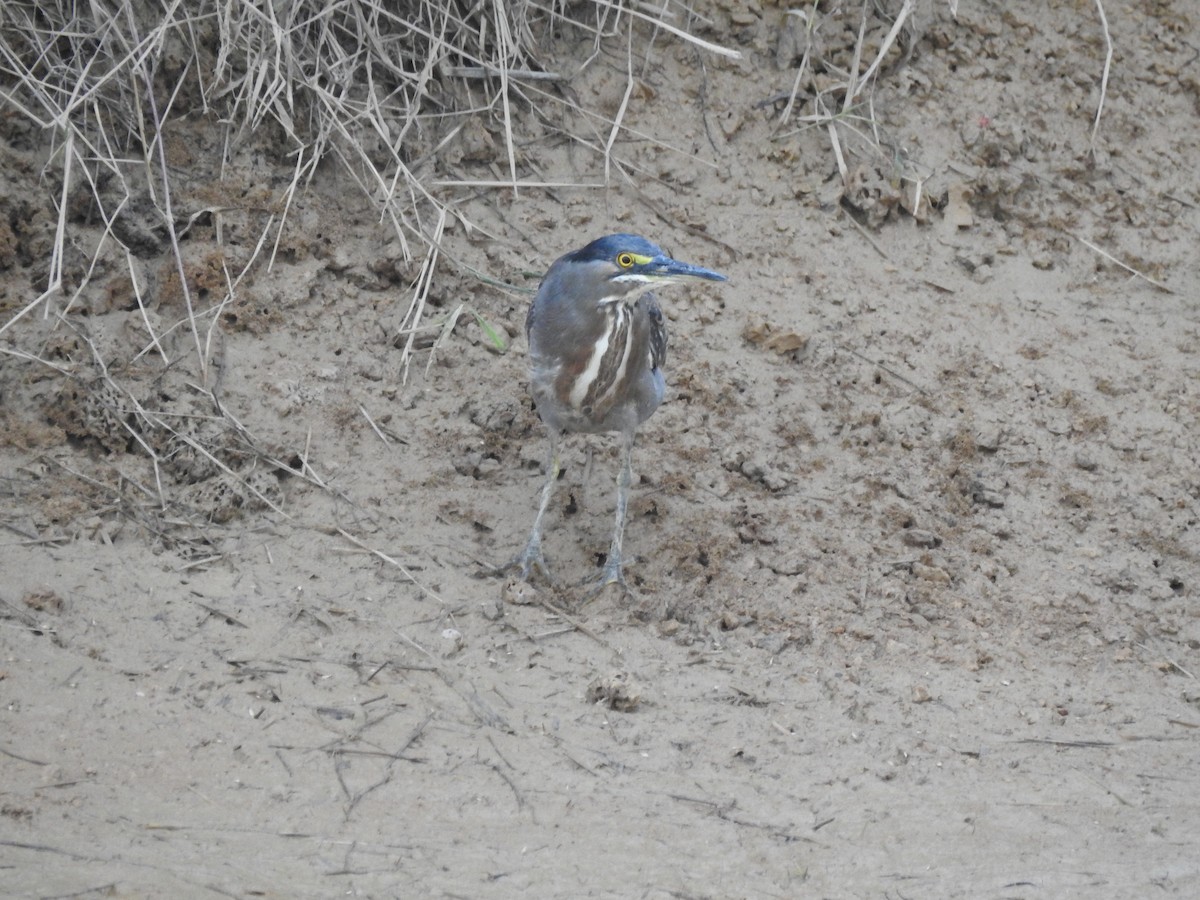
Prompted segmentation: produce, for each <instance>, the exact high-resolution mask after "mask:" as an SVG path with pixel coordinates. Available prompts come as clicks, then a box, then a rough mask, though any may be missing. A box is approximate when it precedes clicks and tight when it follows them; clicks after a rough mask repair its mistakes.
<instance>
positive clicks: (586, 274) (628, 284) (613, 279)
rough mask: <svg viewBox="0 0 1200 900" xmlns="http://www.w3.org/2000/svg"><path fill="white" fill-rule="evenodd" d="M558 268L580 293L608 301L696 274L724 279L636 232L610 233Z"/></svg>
mask: <svg viewBox="0 0 1200 900" xmlns="http://www.w3.org/2000/svg"><path fill="white" fill-rule="evenodd" d="M555 268H558V269H560V271H559V272H558V273H557V274H558V276H559V278H560V279H563V280H564V281H565V282H566V283H567V284H569V285H570V286H571V287H572V288H573V289H574V291H575V292H576V293H577V295H579V296H586V297H589V298H594V299H595V301H596V304H597V305H598V306H603V305H604V304H607V303H618V302H623V303H629V304H632V303H633V302H634V301H635V300H636V299H637V298H638V297H639V296H641V295H642V294H644V293H645V292H646V291H649V290H653V289H654V288H656V287H658V286H659V285H664V284H675V283H676V282H679V281H685V280H688V279H692V278H698V279H705V280H708V281H724V280H725V276H724V275H721V274H720V273H718V272H714V271H712V270H711V269H705V268H703V267H701V266H694V265H692V264H691V263H685V262H680V261H679V260H677V259H672V258H671V257H670V256H668V255H667V254H666V253H665V252H664V251H663V249H662V248H661V247H659V246H658V245H657V244H654V243H652V242H650V241H648V240H646V239H645V238H644V237H639V236H638V235H636V234H610V235H606V236H605V237H602V238H597V239H596V240H594V241H592V242H591V243H590V244H588V245H587V246H586V247H582V248H580V249H579V250H575V251H574V252H572V253H568V254H567V255H566V256H564V257H562V259H560V260H559V261H558V262H557V263H555Z"/></svg>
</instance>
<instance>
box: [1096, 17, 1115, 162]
mask: <svg viewBox="0 0 1200 900" xmlns="http://www.w3.org/2000/svg"><path fill="white" fill-rule="evenodd" d="M1096 11H1097V12H1098V13H1099V14H1100V27H1101V28H1103V29H1104V46H1105V48H1106V49H1105V53H1104V73H1103V74H1102V75H1101V76H1100V101H1099V102H1098V103H1097V104H1096V121H1095V122H1093V123H1092V148H1093V149H1095V146H1096V134H1097V133H1098V132H1099V131H1100V114H1101V113H1102V112H1104V98H1105V97H1106V96H1107V95H1108V73H1109V70H1110V69H1111V68H1112V58H1113V42H1112V35H1111V34H1109V31H1108V16H1106V15H1105V14H1104V0H1096Z"/></svg>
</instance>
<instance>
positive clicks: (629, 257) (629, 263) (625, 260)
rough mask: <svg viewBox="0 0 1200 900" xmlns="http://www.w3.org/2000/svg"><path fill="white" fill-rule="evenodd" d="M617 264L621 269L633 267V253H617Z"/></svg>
mask: <svg viewBox="0 0 1200 900" xmlns="http://www.w3.org/2000/svg"><path fill="white" fill-rule="evenodd" d="M617 265H618V266H620V267H621V268H622V269H629V268H632V267H633V254H632V253H619V254H617Z"/></svg>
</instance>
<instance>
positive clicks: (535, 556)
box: [502, 428, 559, 581]
mask: <svg viewBox="0 0 1200 900" xmlns="http://www.w3.org/2000/svg"><path fill="white" fill-rule="evenodd" d="M558 472H559V458H558V432H557V431H555V430H554V429H553V428H551V429H550V454H549V457H548V458H547V460H546V482H545V484H543V485H542V499H541V502H540V503H539V504H538V511H537V515H536V516H535V517H534V519H533V528H532V529H531V530H530V532H529V540H528V542H526V544H525V549H524V550H522V551H521V552H520V553H519V554H517V556H516V557H515V558H514V559H513V560H512V562H510V563H509V564H508V565H506V566H504V567H503V569H502V571H509V570H511V569H519V570H520V572H521V579H522V580H523V581H528V580H529V576H530V575H532V574H533V570H534V569H538V570H540V571H541V573H542V575H543V576H544V577H546V578H549V577H550V572H549V571H548V570H547V568H546V560H545V557H543V556H542V519H543V517H545V515H546V509H547V507H549V506H550V498H551V497H553V496H554V485H555V483H556V482H557V481H558Z"/></svg>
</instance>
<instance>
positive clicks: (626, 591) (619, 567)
mask: <svg viewBox="0 0 1200 900" xmlns="http://www.w3.org/2000/svg"><path fill="white" fill-rule="evenodd" d="M632 561H633V560H631V562H632ZM624 563H625V560H624V559H622V558H621V557H619V556H613V555H612V554H609V557H608V559H607V560H606V561H605V563H604V568H603V569H601V570H600V577H599V578H598V579H595V580H593V579H588V580H587V581H585V582H584V584H585V585H586V584H590V585H591V589H590V590H588V592H587V593H585V594H584V595H583V599H584V602H590V601H592V600H595V599H596V598H597V597H598V596H600V594H601V592H603V591H604V589H605V588H606V587H608V586H609V585H610V584H615V585H616V586H617V588H618V589H619V590H620V592H621V596H622V597H628V598H629V599H631V600H637V599H638V594H637V591H635V590H634V589H633V588H631V587H630V586H629V582H627V581H626V580H625V567H624ZM581 586H582V585H581Z"/></svg>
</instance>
